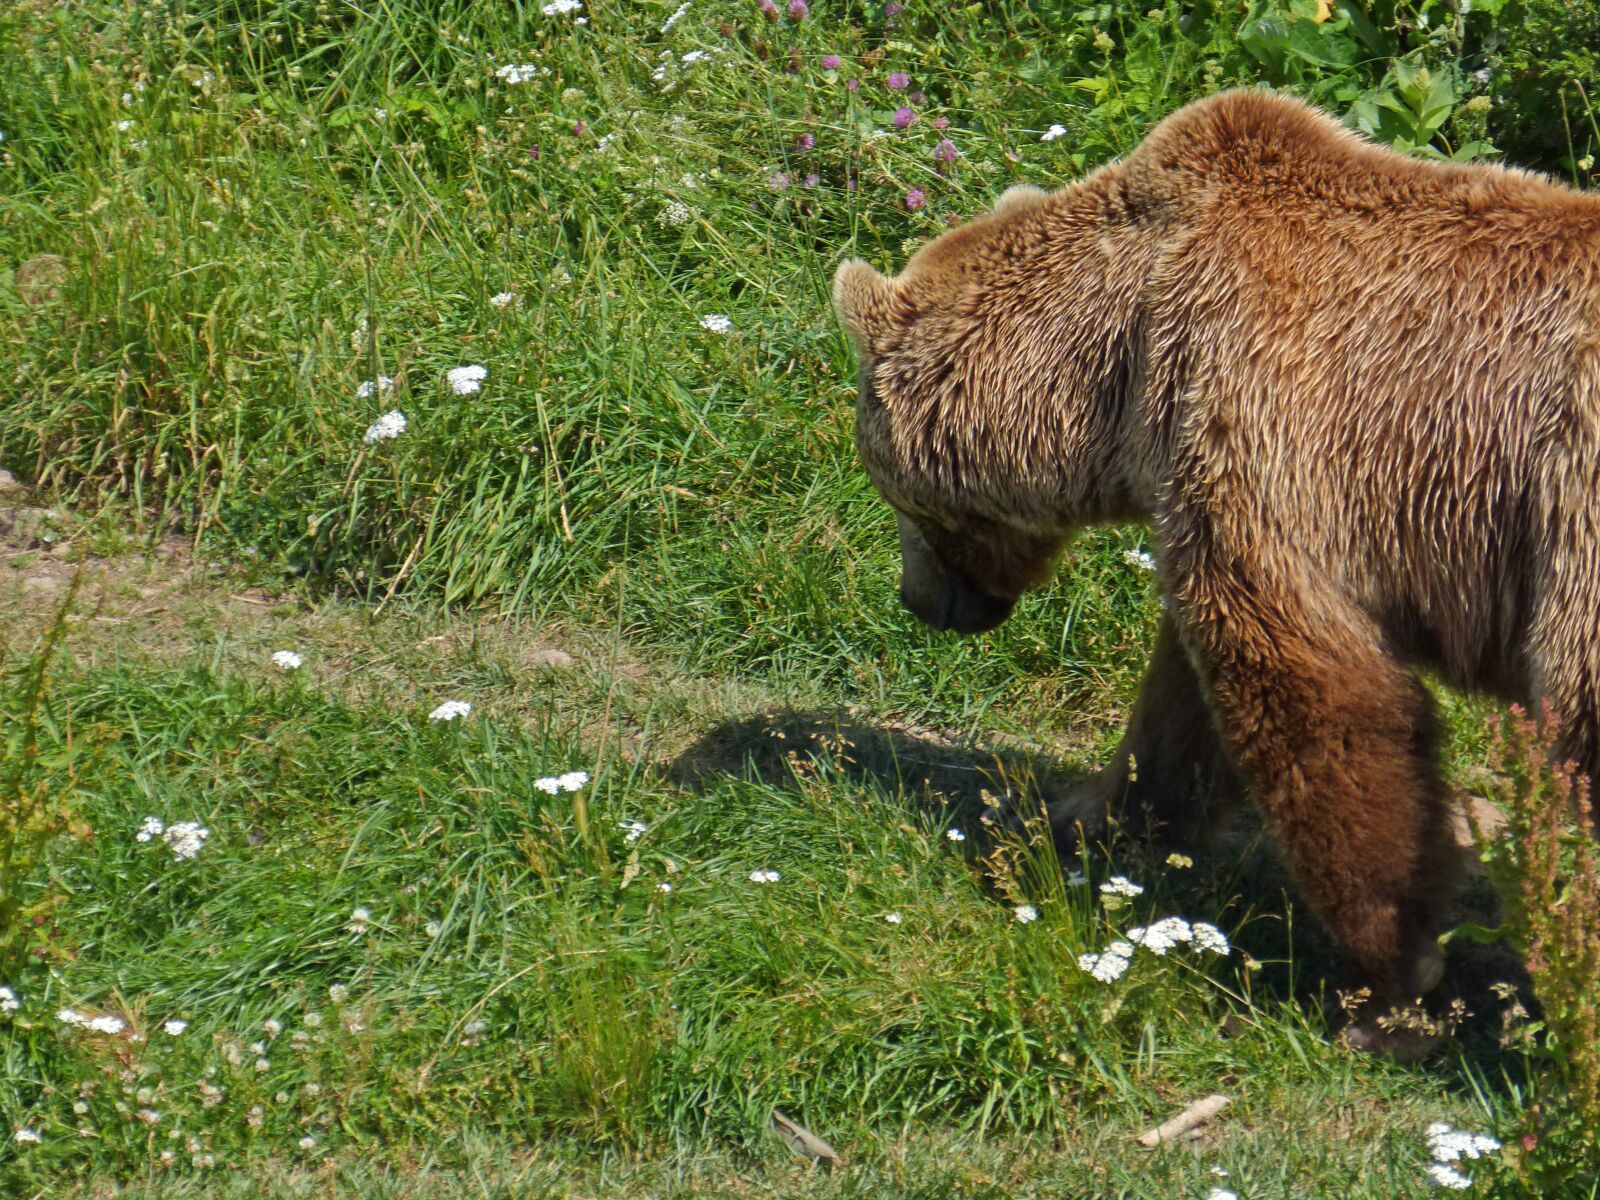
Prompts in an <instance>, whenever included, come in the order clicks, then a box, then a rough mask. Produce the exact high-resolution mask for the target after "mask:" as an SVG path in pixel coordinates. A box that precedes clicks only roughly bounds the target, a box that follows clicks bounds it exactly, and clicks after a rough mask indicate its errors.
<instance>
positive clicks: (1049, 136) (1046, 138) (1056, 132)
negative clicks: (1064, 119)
mask: <svg viewBox="0 0 1600 1200" xmlns="http://www.w3.org/2000/svg"><path fill="white" fill-rule="evenodd" d="M1066 136H1067V127H1066V126H1065V125H1052V126H1050V128H1049V129H1046V130H1045V131H1044V133H1043V134H1041V135H1040V137H1039V140H1040V141H1041V142H1053V141H1055V140H1056V139H1057V138H1059V137H1066Z"/></svg>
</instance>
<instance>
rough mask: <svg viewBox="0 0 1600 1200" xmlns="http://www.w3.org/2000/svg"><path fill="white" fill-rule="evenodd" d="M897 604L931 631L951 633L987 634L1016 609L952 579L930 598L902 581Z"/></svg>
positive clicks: (1012, 602) (996, 597)
mask: <svg viewBox="0 0 1600 1200" xmlns="http://www.w3.org/2000/svg"><path fill="white" fill-rule="evenodd" d="M900 603H902V604H904V605H905V606H906V609H907V610H908V611H909V612H910V613H911V615H912V616H914V617H916V618H917V620H919V621H921V622H922V623H923V624H924V625H926V626H928V627H929V628H930V629H938V630H940V631H946V630H947V631H949V632H951V633H987V632H988V631H989V630H991V629H993V628H994V627H995V626H997V625H999V624H1000V623H1001V622H1002V621H1004V620H1005V619H1006V618H1007V617H1009V616H1010V615H1011V609H1012V608H1013V607H1014V605H1015V602H1014V601H1011V600H1003V599H1001V598H1000V597H999V596H991V595H989V594H988V593H987V592H983V591H979V590H978V589H977V588H975V587H971V586H970V585H968V584H965V583H962V582H959V581H957V580H951V579H946V580H945V581H944V586H943V587H941V588H939V589H938V591H937V592H936V593H935V594H934V595H931V596H930V595H928V594H927V593H926V592H921V591H919V590H917V589H916V588H913V587H910V586H908V585H907V583H906V582H905V581H902V582H901V585H900Z"/></svg>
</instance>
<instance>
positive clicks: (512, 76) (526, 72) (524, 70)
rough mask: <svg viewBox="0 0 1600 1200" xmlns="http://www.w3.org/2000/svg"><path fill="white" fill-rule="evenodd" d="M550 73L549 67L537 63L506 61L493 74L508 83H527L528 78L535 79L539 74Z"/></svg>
mask: <svg viewBox="0 0 1600 1200" xmlns="http://www.w3.org/2000/svg"><path fill="white" fill-rule="evenodd" d="M548 74H550V68H549V67H541V66H539V65H538V64H537V63H507V64H506V65H505V66H503V67H500V68H499V69H497V70H496V71H495V75H496V76H497V77H498V78H500V79H503V80H504V81H505V82H506V83H508V84H512V85H515V84H519V83H527V82H528V80H530V79H537V78H538V77H539V76H541V75H548Z"/></svg>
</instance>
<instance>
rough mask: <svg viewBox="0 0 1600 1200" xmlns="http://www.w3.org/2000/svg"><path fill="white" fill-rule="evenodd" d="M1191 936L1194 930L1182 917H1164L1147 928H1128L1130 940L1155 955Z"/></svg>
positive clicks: (1188, 939)
mask: <svg viewBox="0 0 1600 1200" xmlns="http://www.w3.org/2000/svg"><path fill="white" fill-rule="evenodd" d="M1193 937H1194V931H1193V930H1192V929H1191V928H1190V927H1189V922H1187V921H1185V920H1184V919H1183V918H1182V917H1166V918H1164V919H1162V920H1160V921H1157V922H1156V923H1155V924H1154V925H1151V926H1150V927H1149V928H1148V929H1142V928H1141V929H1130V930H1128V940H1129V941H1130V942H1132V943H1133V944H1134V945H1135V946H1143V947H1144V948H1145V949H1146V950H1148V951H1150V953H1152V954H1156V955H1161V954H1165V953H1166V952H1167V951H1168V950H1170V949H1172V948H1173V947H1174V946H1176V945H1177V944H1178V943H1179V942H1187V941H1190V940H1191V939H1192V938H1193Z"/></svg>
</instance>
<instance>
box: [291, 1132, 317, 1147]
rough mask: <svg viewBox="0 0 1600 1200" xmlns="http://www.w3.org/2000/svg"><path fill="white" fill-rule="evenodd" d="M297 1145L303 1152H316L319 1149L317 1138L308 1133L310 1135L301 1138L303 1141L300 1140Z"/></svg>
mask: <svg viewBox="0 0 1600 1200" xmlns="http://www.w3.org/2000/svg"><path fill="white" fill-rule="evenodd" d="M295 1144H296V1145H297V1146H299V1147H300V1149H302V1150H307V1151H309V1150H315V1149H316V1148H317V1139H316V1138H314V1137H312V1136H311V1135H310V1134H309V1133H308V1134H306V1136H305V1137H303V1138H301V1139H300V1140H299V1141H298V1142H296V1143H295Z"/></svg>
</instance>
